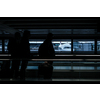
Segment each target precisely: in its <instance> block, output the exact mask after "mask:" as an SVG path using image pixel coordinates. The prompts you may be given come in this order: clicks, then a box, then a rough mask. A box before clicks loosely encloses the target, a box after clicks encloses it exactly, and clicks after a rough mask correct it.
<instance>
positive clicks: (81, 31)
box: [73, 29, 97, 34]
mask: <svg viewBox="0 0 100 100" xmlns="http://www.w3.org/2000/svg"><path fill="white" fill-rule="evenodd" d="M96 32H97V30H96V29H73V34H95V33H96Z"/></svg>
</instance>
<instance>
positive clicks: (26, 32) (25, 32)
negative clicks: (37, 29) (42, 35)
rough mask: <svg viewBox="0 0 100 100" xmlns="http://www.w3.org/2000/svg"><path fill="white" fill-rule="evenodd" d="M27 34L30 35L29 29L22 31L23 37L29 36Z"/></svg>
mask: <svg viewBox="0 0 100 100" xmlns="http://www.w3.org/2000/svg"><path fill="white" fill-rule="evenodd" d="M29 36H30V31H27V30H26V31H24V33H23V37H24V38H29Z"/></svg>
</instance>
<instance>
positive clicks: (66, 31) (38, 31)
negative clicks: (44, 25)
mask: <svg viewBox="0 0 100 100" xmlns="http://www.w3.org/2000/svg"><path fill="white" fill-rule="evenodd" d="M71 30H72V29H30V34H48V32H51V33H52V34H71Z"/></svg>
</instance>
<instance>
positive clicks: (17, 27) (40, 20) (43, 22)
mask: <svg viewBox="0 0 100 100" xmlns="http://www.w3.org/2000/svg"><path fill="white" fill-rule="evenodd" d="M99 23H100V18H99V17H53V18H52V17H0V30H1V31H6V32H8V33H11V34H14V33H15V32H18V31H22V32H23V31H24V30H26V29H27V30H29V31H31V32H34V31H35V32H38V31H44V30H43V29H45V31H47V32H48V31H50V29H63V30H64V29H97V28H98V26H99ZM39 29H41V30H39ZM63 30H61V31H63Z"/></svg>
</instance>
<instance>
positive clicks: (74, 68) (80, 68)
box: [73, 66, 94, 70]
mask: <svg viewBox="0 0 100 100" xmlns="http://www.w3.org/2000/svg"><path fill="white" fill-rule="evenodd" d="M73 70H94V67H88V66H78V67H77V66H73Z"/></svg>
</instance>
